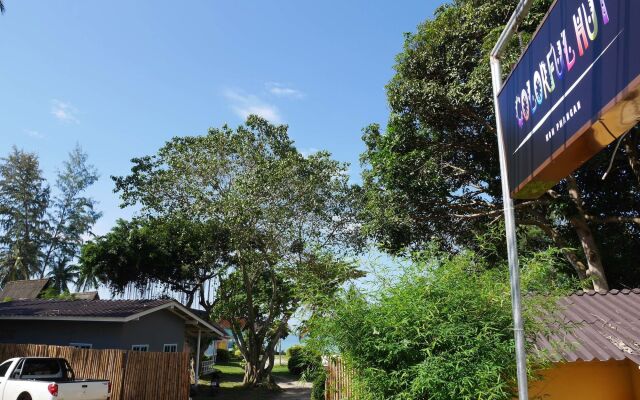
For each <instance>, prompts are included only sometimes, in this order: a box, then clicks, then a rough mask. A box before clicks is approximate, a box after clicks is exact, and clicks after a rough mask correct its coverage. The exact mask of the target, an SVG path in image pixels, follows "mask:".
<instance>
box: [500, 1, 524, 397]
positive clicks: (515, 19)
mask: <svg viewBox="0 0 640 400" xmlns="http://www.w3.org/2000/svg"><path fill="white" fill-rule="evenodd" d="M532 3H533V0H522V1H520V3H519V4H518V6H517V8H516V11H515V12H514V13H513V15H512V16H511V19H510V20H509V22H508V23H507V26H506V28H505V29H504V31H503V32H502V34H501V35H500V39H498V43H496V46H495V47H494V49H493V51H492V52H491V78H492V80H493V102H494V106H495V115H496V131H497V136H498V151H499V153H500V175H501V180H502V203H503V206H504V219H505V228H506V233H507V252H508V258H509V275H510V278H511V307H512V312H513V330H514V336H515V342H516V366H517V374H518V397H519V399H520V400H528V399H529V387H528V381H527V355H526V352H525V348H524V344H525V339H524V324H523V320H522V307H521V302H520V300H521V296H520V267H519V265H518V240H517V237H516V221H515V214H514V211H513V199H512V198H511V195H510V193H509V180H508V179H509V175H508V173H507V154H506V150H505V144H504V137H503V131H502V124H501V123H500V107H499V105H498V93H499V92H500V89H502V68H501V66H500V56H501V55H502V52H503V50H504V48H505V47H506V45H507V44H508V42H509V40H510V39H511V37H512V36H513V34H514V32H515V31H516V29H517V28H518V25H519V24H520V22H521V21H522V20H523V19H524V18H525V16H526V15H527V13H528V12H529V9H530V8H531V4H532Z"/></svg>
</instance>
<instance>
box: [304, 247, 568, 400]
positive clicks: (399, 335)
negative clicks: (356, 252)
mask: <svg viewBox="0 0 640 400" xmlns="http://www.w3.org/2000/svg"><path fill="white" fill-rule="evenodd" d="M416 258H417V259H419V260H420V261H416V262H414V263H413V264H412V265H411V266H410V267H409V268H408V269H407V270H406V271H405V272H404V273H403V274H402V276H401V277H400V278H398V279H397V280H396V281H393V282H389V281H388V280H387V279H386V278H385V279H384V280H382V281H381V284H380V286H379V287H378V288H377V289H375V290H373V291H372V292H369V293H367V292H364V291H360V290H357V289H355V288H352V289H350V290H347V291H345V292H344V293H343V294H342V295H341V296H340V297H339V298H338V299H337V300H336V302H335V307H334V308H333V309H332V310H328V311H327V313H326V314H325V315H324V316H323V317H321V318H317V319H315V320H314V321H312V322H311V324H310V329H311V345H312V346H313V347H315V348H318V349H322V350H323V351H324V352H325V354H341V355H342V357H343V358H344V360H345V361H346V362H347V364H348V365H350V366H351V367H352V368H353V370H354V371H357V374H356V387H358V388H360V390H361V391H362V392H363V393H362V397H361V398H364V399H394V400H409V399H427V398H428V399H430V400H444V399H469V400H471V399H474V400H475V399H505V400H507V399H512V398H513V397H514V393H513V389H514V387H515V374H516V370H515V355H514V338H513V329H512V316H511V302H510V294H509V293H510V291H509V283H508V274H507V269H506V268H505V266H504V265H501V266H499V267H496V266H491V265H488V264H487V263H486V262H485V261H484V260H482V259H481V258H479V257H477V256H476V255H474V254H473V253H471V252H462V253H461V254H459V255H456V256H450V255H445V254H439V253H428V254H423V255H421V256H419V257H416ZM523 265H524V266H523V268H522V275H523V279H522V285H523V291H524V293H527V297H526V301H525V302H524V316H525V327H526V332H527V334H529V335H530V336H531V334H532V333H533V332H540V333H544V332H546V327H547V324H548V323H549V322H550V321H549V320H548V318H542V319H541V320H539V321H537V322H536V320H535V319H533V318H532V315H533V313H536V315H540V313H541V310H548V309H549V308H550V307H551V306H552V305H554V304H555V301H556V299H557V296H559V295H562V294H564V293H566V292H567V290H568V289H570V288H572V287H575V282H571V281H567V280H566V278H565V277H564V276H563V275H562V274H558V272H557V271H556V270H555V268H554V267H553V266H554V265H557V256H556V255H555V254H553V252H545V253H543V254H539V255H537V256H536V257H535V258H533V259H529V260H525V262H524V263H523ZM550 266H551V268H550ZM529 346H531V342H529ZM529 350H531V349H529ZM528 354H529V360H528V361H529V366H530V367H531V368H532V369H537V368H539V367H541V366H543V365H545V364H546V361H547V360H545V358H544V356H543V355H539V354H537V353H535V352H533V351H530V352H529V353H528Z"/></svg>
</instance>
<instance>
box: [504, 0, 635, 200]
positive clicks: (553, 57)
mask: <svg viewBox="0 0 640 400" xmlns="http://www.w3.org/2000/svg"><path fill="white" fill-rule="evenodd" d="M639 87H640V0H557V1H556V2H555V3H554V4H553V6H552V7H551V10H550V11H549V13H548V14H547V16H546V17H545V20H544V21H543V23H542V25H541V26H540V28H539V29H538V32H537V33H536V34H535V36H534V38H533V39H532V41H531V43H530V44H529V46H528V47H527V49H526V51H525V53H524V54H523V56H522V57H521V59H520V60H519V61H518V63H517V64H516V66H515V68H514V69H513V71H512V73H511V74H510V75H509V77H508V78H507V80H506V81H505V84H504V86H503V89H502V90H501V91H500V94H499V96H498V101H499V107H500V115H501V118H500V123H501V124H502V128H503V131H504V137H505V144H506V148H507V154H508V168H509V186H510V190H511V195H512V196H513V197H514V198H537V197H539V196H541V195H542V194H544V192H545V191H546V190H548V189H549V188H551V187H552V186H554V185H555V184H557V182H558V181H559V180H561V179H562V178H564V177H566V176H567V175H568V174H570V173H571V172H572V171H574V170H575V169H576V168H578V167H579V166H580V165H582V164H583V163H584V162H585V161H587V160H588V159H589V158H591V157H592V156H593V155H594V154H596V153H597V152H598V151H600V150H602V149H603V148H604V147H606V146H607V145H608V144H610V143H611V142H612V141H614V140H615V139H616V138H617V137H619V136H620V135H622V134H623V133H624V132H625V131H626V130H628V129H629V128H631V127H632V126H633V125H635V124H636V123H637V121H638V118H640V93H639V91H640V90H639V89H638V88H639Z"/></svg>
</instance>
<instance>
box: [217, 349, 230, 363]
mask: <svg viewBox="0 0 640 400" xmlns="http://www.w3.org/2000/svg"><path fill="white" fill-rule="evenodd" d="M230 360H231V355H230V354H229V350H227V349H217V350H216V362H220V363H227V362H229V361H230Z"/></svg>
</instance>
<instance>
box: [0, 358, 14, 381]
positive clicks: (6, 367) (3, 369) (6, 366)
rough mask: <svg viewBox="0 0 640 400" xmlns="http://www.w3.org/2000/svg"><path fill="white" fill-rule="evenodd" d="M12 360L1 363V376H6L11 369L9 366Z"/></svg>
mask: <svg viewBox="0 0 640 400" xmlns="http://www.w3.org/2000/svg"><path fill="white" fill-rule="evenodd" d="M12 362H13V361H7V362H5V363H3V364H1V365H0V378H4V376H5V375H6V374H7V371H9V367H10V366H11V363H12Z"/></svg>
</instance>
